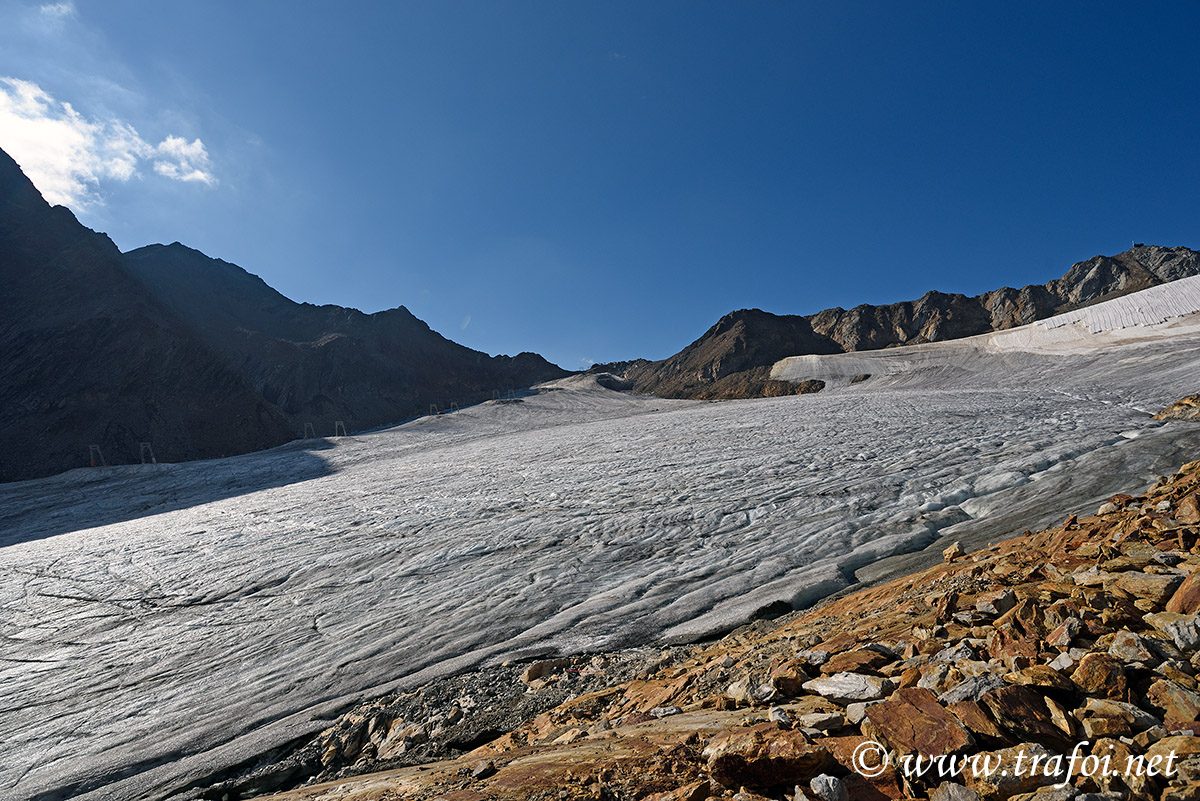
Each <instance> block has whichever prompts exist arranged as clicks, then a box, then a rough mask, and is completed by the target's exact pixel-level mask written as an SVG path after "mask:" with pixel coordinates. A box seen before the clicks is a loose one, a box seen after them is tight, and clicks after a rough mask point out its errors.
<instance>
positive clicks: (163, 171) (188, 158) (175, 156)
mask: <svg viewBox="0 0 1200 801" xmlns="http://www.w3.org/2000/svg"><path fill="white" fill-rule="evenodd" d="M155 153H156V154H157V155H158V156H159V157H160V159H159V160H158V161H155V162H154V171H155V172H156V173H158V174H159V175H165V176H166V177H168V178H174V179H175V180H176V181H196V182H199V183H202V184H207V185H208V186H212V185H213V184H215V183H216V182H217V179H216V178H214V177H213V174H212V172H210V170H211V168H212V163H211V162H210V161H209V160H208V151H207V150H206V149H205V148H204V143H203V142H201V141H200V140H199V139H195V140H193V141H191V142H188V141H187V140H186V139H183V138H182V137H178V136H168V137H167V138H166V139H164V140H163V141H162V142H161V143H160V144H159V146H158V148H157V149H156V151H155Z"/></svg>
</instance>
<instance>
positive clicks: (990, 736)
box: [946, 701, 1016, 747]
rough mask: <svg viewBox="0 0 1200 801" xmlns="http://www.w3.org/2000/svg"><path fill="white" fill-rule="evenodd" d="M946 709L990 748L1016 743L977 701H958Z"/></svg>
mask: <svg viewBox="0 0 1200 801" xmlns="http://www.w3.org/2000/svg"><path fill="white" fill-rule="evenodd" d="M946 709H947V710H949V711H950V713H951V714H952V715H954V716H955V717H956V718H958V719H959V721H960V722H961V723H962V725H963V726H964V727H966V729H967V731H969V732H971V734H972V735H974V736H975V738H976V739H978V740H979V741H980V742H982V743H983V744H984V745H986V746H988V747H996V746H1007V745H1013V744H1014V743H1015V742H1016V741H1015V740H1013V739H1012V738H1011V737H1009V736H1008V735H1007V734H1006V733H1005V732H1004V731H1003V730H1002V729H1001V728H1000V727H999V726H997V725H996V722H995V721H994V720H992V717H991V715H990V714H988V711H987V708H986V707H984V706H982V705H980V704H979V703H978V702H977V701H958V702H957V703H953V704H950V705H949V706H947V707H946Z"/></svg>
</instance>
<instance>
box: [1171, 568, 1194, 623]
mask: <svg viewBox="0 0 1200 801" xmlns="http://www.w3.org/2000/svg"><path fill="white" fill-rule="evenodd" d="M1167 611H1168V612H1177V613H1178V614H1181V615H1194V614H1196V613H1198V612H1200V572H1197V573H1192V574H1191V575H1190V576H1188V577H1187V578H1185V579H1184V580H1183V584H1181V585H1179V589H1177V590H1175V594H1174V595H1172V596H1171V600H1169V601H1167Z"/></svg>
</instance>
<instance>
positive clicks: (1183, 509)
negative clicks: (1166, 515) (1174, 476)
mask: <svg viewBox="0 0 1200 801" xmlns="http://www.w3.org/2000/svg"><path fill="white" fill-rule="evenodd" d="M1175 519H1176V520H1178V521H1179V522H1180V523H1200V500H1197V498H1196V493H1194V492H1193V493H1192V494H1191V495H1188V496H1187V497H1185V498H1184V499H1183V500H1182V501H1180V502H1179V505H1178V506H1176V507H1175Z"/></svg>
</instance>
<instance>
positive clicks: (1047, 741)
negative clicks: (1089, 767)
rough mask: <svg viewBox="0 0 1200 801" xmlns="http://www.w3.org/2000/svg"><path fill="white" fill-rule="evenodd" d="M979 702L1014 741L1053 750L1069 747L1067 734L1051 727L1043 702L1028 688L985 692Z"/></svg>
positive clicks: (1046, 708)
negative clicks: (1047, 747) (981, 702)
mask: <svg viewBox="0 0 1200 801" xmlns="http://www.w3.org/2000/svg"><path fill="white" fill-rule="evenodd" d="M982 700H983V703H984V704H985V705H986V706H987V708H988V711H989V712H991V713H992V717H993V718H995V719H996V721H997V722H998V723H999V724H1000V725H1001V726H1003V727H1004V728H1006V729H1008V730H1009V731H1010V732H1012V733H1013V734H1015V735H1016V736H1017V738H1018V739H1020V740H1023V741H1032V742H1037V743H1042V744H1044V745H1048V746H1050V747H1051V748H1056V749H1061V748H1067V747H1069V746H1070V743H1069V738H1068V737H1067V735H1066V734H1065V733H1064V732H1063V730H1062V729H1060V728H1059V727H1058V726H1056V725H1055V724H1054V720H1053V719H1052V718H1051V716H1050V708H1049V707H1047V706H1046V702H1045V700H1044V699H1043V698H1042V696H1040V695H1038V694H1037V693H1036V692H1034V691H1033V690H1031V689H1029V688H1028V687H1023V686H1021V685H1012V686H1009V687H1002V688H1001V689H999V690H992V691H991V692H989V693H987V694H986V695H984V696H983V699H982Z"/></svg>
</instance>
